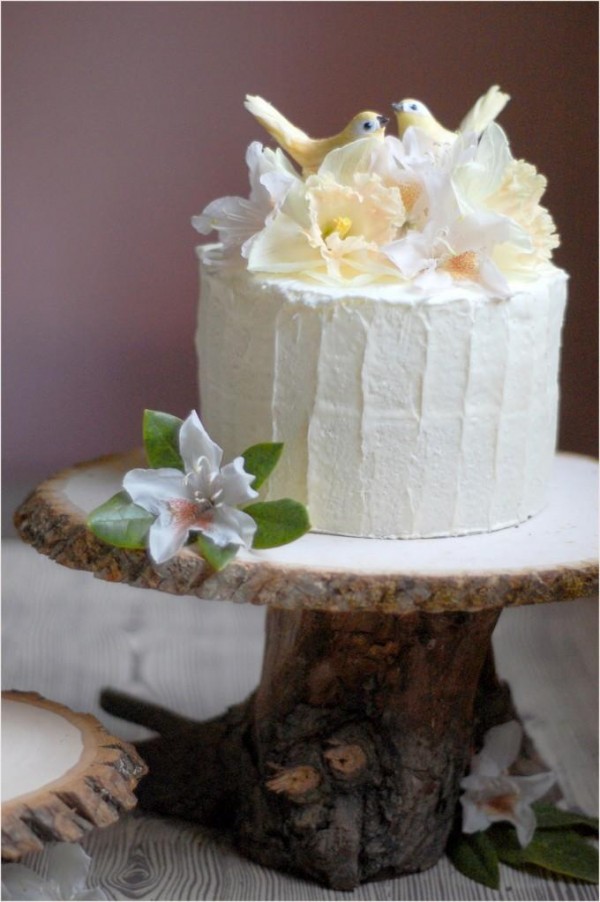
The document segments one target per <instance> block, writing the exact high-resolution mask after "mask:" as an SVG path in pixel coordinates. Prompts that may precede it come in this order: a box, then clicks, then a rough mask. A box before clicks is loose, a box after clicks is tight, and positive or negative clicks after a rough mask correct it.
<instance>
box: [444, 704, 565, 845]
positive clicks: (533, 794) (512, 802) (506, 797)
mask: <svg viewBox="0 0 600 902" xmlns="http://www.w3.org/2000/svg"><path fill="white" fill-rule="evenodd" d="M522 737H523V731H522V729H521V727H520V725H519V724H518V723H517V721H516V720H511V721H508V723H504V724H501V725H500V726H498V727H492V729H491V730H488V732H487V733H486V734H485V739H484V744H483V748H482V750H481V751H480V753H479V754H478V755H475V756H474V758H473V760H472V762H471V772H470V773H469V775H468V776H467V777H465V778H464V779H463V780H462V782H461V784H460V785H461V787H462V789H464V790H465V792H464V793H463V795H462V796H461V797H460V802H461V805H462V808H463V826H462V828H463V833H477V832H479V831H480V830H487V828H488V827H489V826H491V824H493V823H495V822H497V821H509V822H510V823H512V824H514V826H515V828H516V830H517V838H518V840H519V843H520V845H521V846H527V845H528V844H529V843H530V842H531V840H532V838H533V834H534V832H535V826H536V820H535V814H534V812H533V811H532V808H531V804H532V802H535V801H536V800H537V799H540V798H541V797H542V796H543V795H545V793H546V792H547V791H548V790H549V789H550V787H551V786H552V785H553V784H554V783H555V782H556V780H555V777H554V774H552V773H542V774H534V775H532V776H530V777H513V776H511V775H509V773H508V768H509V767H510V765H511V764H513V762H514V761H515V760H516V758H517V756H518V754H519V749H520V747H521V740H522Z"/></svg>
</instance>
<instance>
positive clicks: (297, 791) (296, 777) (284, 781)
mask: <svg viewBox="0 0 600 902" xmlns="http://www.w3.org/2000/svg"><path fill="white" fill-rule="evenodd" d="M320 782H321V775H320V773H319V772H318V771H317V770H315V768H314V767H311V766H310V765H309V764H300V765H298V766H297V767H288V768H284V769H282V770H280V771H279V773H278V774H277V775H276V776H275V777H272V778H271V779H270V780H267V783H266V786H267V789H270V790H271V792H276V793H278V794H279V793H284V794H285V795H287V796H290V797H291V798H294V799H297V798H298V797H300V796H304V795H306V793H308V792H310V791H311V790H312V789H316V788H317V786H318V785H319V784H320Z"/></svg>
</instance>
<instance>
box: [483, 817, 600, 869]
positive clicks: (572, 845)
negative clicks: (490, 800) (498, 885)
mask: <svg viewBox="0 0 600 902" xmlns="http://www.w3.org/2000/svg"><path fill="white" fill-rule="evenodd" d="M489 839H490V841H491V842H492V843H493V845H494V848H495V850H496V852H497V855H498V858H499V859H500V861H502V862H504V863H505V864H509V865H512V866H513V867H519V866H523V865H531V864H534V865H537V866H538V867H541V868H545V869H546V870H548V871H552V872H553V873H555V874H562V875H564V876H565V877H573V878H575V879H576V880H585V881H586V882H587V883H598V850H597V849H596V848H594V846H592V845H591V844H590V843H589V842H587V841H586V840H585V839H584V838H583V837H581V836H579V834H578V833H575V832H574V831H572V830H560V829H553V830H539V829H538V830H537V831H536V833H535V836H534V837H533V839H532V840H531V842H530V843H529V844H528V845H527V846H525V847H524V848H521V846H520V845H519V842H518V840H517V837H516V834H515V831H514V830H513V829H512V828H510V827H505V826H503V825H502V826H501V825H499V824H497V825H495V826H494V827H492V829H491V830H490V831H489Z"/></svg>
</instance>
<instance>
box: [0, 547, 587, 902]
mask: <svg viewBox="0 0 600 902" xmlns="http://www.w3.org/2000/svg"><path fill="white" fill-rule="evenodd" d="M2 613H3V656H2V669H3V681H2V685H3V688H4V689H21V690H33V691H36V692H39V693H41V694H42V695H45V696H46V697H48V698H51V699H54V700H56V701H59V702H62V703H63V704H65V705H68V706H69V707H70V708H72V709H74V710H79V711H86V712H90V713H93V714H95V715H96V716H98V717H99V719H100V720H101V721H102V722H103V723H104V724H105V725H106V726H107V728H108V729H109V730H110V731H111V732H113V733H115V734H116V735H118V736H121V737H123V738H125V739H138V738H141V737H142V736H144V735H147V734H146V732H145V731H144V730H142V729H141V728H137V727H134V726H132V725H130V724H125V723H124V722H122V721H119V720H117V719H115V718H112V717H109V716H108V715H106V714H104V713H103V712H102V711H101V710H100V709H99V708H98V693H99V690H100V688H101V687H102V686H106V685H111V686H113V687H116V688H120V689H123V690H126V691H128V692H131V693H133V694H135V695H139V696H145V697H147V698H152V699H153V700H155V701H158V702H159V703H161V704H163V705H165V706H166V707H168V708H170V709H172V710H177V711H180V712H181V713H183V714H186V715H189V716H191V717H194V718H196V719H204V718H208V717H211V716H213V715H217V714H220V713H221V712H222V711H223V709H224V708H225V707H226V706H228V705H230V704H233V703H235V702H238V701H241V700H242V699H243V698H244V697H245V696H246V695H248V694H249V693H250V692H251V691H252V689H253V688H254V686H255V684H256V682H257V681H258V677H259V673H260V666H261V659H262V647H263V639H264V637H263V624H264V614H265V611H264V609H262V608H255V607H253V606H250V605H235V604H233V603H229V602H217V601H206V602H202V601H199V600H198V599H196V598H187V597H179V598H177V597H172V596H168V595H164V594H160V593H158V592H152V591H147V590H142V589H134V588H130V587H128V586H124V585H112V584H109V583H105V582H100V581H99V580H95V579H94V578H93V577H92V576H91V575H90V574H89V573H83V572H79V571H71V570H68V569H66V568H64V567H61V566H59V565H57V564H55V563H53V562H51V561H49V560H47V559H46V558H43V557H42V556H40V555H38V554H37V553H36V552H35V551H33V550H32V549H31V548H29V547H27V546H25V545H23V544H22V543H21V542H19V541H18V540H15V539H7V540H5V542H4V543H3V612H2ZM597 637H598V627H597V599H585V600H580V601H573V602H569V603H567V604H546V605H541V606H539V607H536V606H532V607H523V608H517V609H513V610H506V611H504V612H503V614H502V616H501V618H500V621H499V624H498V626H497V628H496V632H495V636H494V645H495V648H496V654H497V662H498V670H499V672H500V674H501V676H502V677H504V678H505V679H507V680H508V681H509V683H510V685H511V688H512V690H513V695H514V698H515V701H516V704H517V708H518V710H519V712H520V715H521V717H522V719H523V721H524V724H525V726H526V728H527V730H528V732H529V733H530V735H531V736H532V738H533V739H534V741H535V742H536V744H537V746H538V749H539V751H540V753H541V754H542V756H543V757H544V758H545V760H546V761H547V762H548V765H549V766H550V767H551V768H552V769H553V770H554V772H555V773H556V775H557V778H558V780H559V782H560V786H561V788H562V791H563V793H564V795H565V798H566V800H567V803H568V805H569V806H570V807H578V808H580V809H582V810H584V811H586V812H588V813H590V814H594V813H596V809H597V793H598V762H597V747H598V697H597V687H598V638H597ZM199 766H201V762H199ZM84 846H85V848H86V850H87V851H88V853H89V854H90V855H91V856H92V858H93V868H92V871H91V875H90V879H91V882H92V883H93V884H96V885H100V886H102V887H103V889H104V890H105V892H106V894H107V896H108V897H109V898H114V899H158V900H161V899H162V900H168V899H172V900H186V899H194V900H217V899H218V900H238V899H240V900H242V899H247V900H276V899H278V900H288V899H289V900H313V899H315V900H317V899H321V900H325V899H347V900H353V899H361V900H362V899H365V900H366V899H373V900H376V899H381V900H384V899H387V900H421V899H423V900H431V902H433V900H438V899H439V900H468V899H490V900H492V899H505V900H509V899H510V900H513V899H514V900H530V899H531V900H534V899H535V900H549V899H552V900H554V899H597V898H598V891H597V888H596V887H594V886H590V885H587V884H583V883H578V882H574V881H563V880H547V879H546V878H545V877H544V876H543V874H542V872H532V873H530V874H527V875H525V874H522V873H521V872H518V871H515V870H512V869H510V868H506V867H502V885H501V891H500V892H494V891H492V890H488V889H486V888H485V887H482V886H479V885H478V884H475V883H473V882H471V881H469V880H467V879H466V878H463V877H462V876H461V875H460V874H459V873H458V872H457V871H455V870H454V869H453V868H452V866H451V865H450V864H449V862H448V861H447V860H445V859H443V860H442V861H441V862H440V863H439V864H438V865H436V867H434V868H432V869H431V870H430V871H427V872H425V873H423V874H418V875H411V876H405V877H400V878H396V879H394V880H388V881H382V882H379V883H371V884H366V885H363V886H361V887H359V888H358V889H357V890H355V891H354V892H351V893H340V892H334V891H330V890H326V889H324V888H322V887H320V886H318V885H316V884H314V883H310V882H308V881H306V880H302V879H299V878H295V877H289V876H287V875H284V874H281V873H277V872H275V871H271V870H268V869H266V868H263V867H261V866H259V865H256V864H254V863H253V862H250V861H247V860H245V859H243V858H241V857H240V856H239V855H238V853H237V852H236V851H235V850H234V849H233V848H232V847H231V846H230V844H229V843H228V841H227V837H226V836H222V835H218V834H216V833H214V832H211V831H209V830H207V829H206V828H204V827H201V826H199V825H196V824H188V823H184V822H181V821H176V820H168V819H165V818H160V817H157V816H151V815H145V814H141V813H139V812H138V813H136V814H134V815H129V816H126V817H124V818H123V819H122V820H121V821H120V822H119V823H118V824H116V825H114V826H113V827H109V828H106V829H104V830H97V831H95V832H94V833H92V834H90V836H89V837H88V838H87V839H86V841H85V842H84ZM25 863H27V864H29V865H30V866H33V867H35V868H37V869H38V870H40V872H43V870H44V865H45V856H44V853H40V855H38V856H28V857H27V859H25Z"/></svg>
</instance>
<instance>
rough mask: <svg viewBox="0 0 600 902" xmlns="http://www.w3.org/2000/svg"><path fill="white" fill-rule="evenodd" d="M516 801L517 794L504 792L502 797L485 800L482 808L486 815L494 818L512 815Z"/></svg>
mask: <svg viewBox="0 0 600 902" xmlns="http://www.w3.org/2000/svg"><path fill="white" fill-rule="evenodd" d="M517 800H518V794H517V793H511V792H505V793H504V794H503V795H499V796H494V798H493V799H487V801H486V802H485V804H484V806H483V807H484V809H485V811H486V812H487V813H488V814H492V815H496V816H501V815H506V814H512V813H513V811H514V810H515V805H516V803H517Z"/></svg>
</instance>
